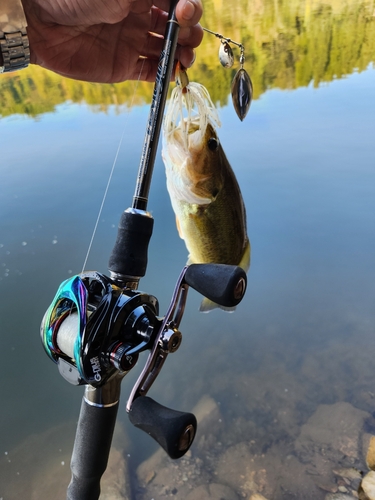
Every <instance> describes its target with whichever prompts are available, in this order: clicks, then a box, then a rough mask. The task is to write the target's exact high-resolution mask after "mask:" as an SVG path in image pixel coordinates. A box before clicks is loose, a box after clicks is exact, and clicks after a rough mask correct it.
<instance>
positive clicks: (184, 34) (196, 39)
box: [178, 24, 203, 48]
mask: <svg viewBox="0 0 375 500" xmlns="http://www.w3.org/2000/svg"><path fill="white" fill-rule="evenodd" d="M202 39H203V29H202V26H201V25H200V24H196V25H195V26H193V27H191V28H181V29H180V32H179V34H178V43H179V44H180V45H183V46H190V47H193V48H194V47H198V45H200V43H201V42H202Z"/></svg>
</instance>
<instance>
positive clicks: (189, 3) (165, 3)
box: [153, 0, 203, 27]
mask: <svg viewBox="0 0 375 500" xmlns="http://www.w3.org/2000/svg"><path fill="white" fill-rule="evenodd" d="M170 3H171V2H170V0H153V4H154V5H155V7H157V8H158V9H161V10H162V11H164V12H169V8H170ZM202 14H203V7H202V2H201V0H180V1H179V2H178V3H177V6H176V16H177V21H178V23H179V25H180V26H181V27H186V26H194V25H195V24H198V23H199V20H200V18H201V17H202Z"/></svg>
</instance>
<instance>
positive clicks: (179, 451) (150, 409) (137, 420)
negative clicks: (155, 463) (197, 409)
mask: <svg viewBox="0 0 375 500" xmlns="http://www.w3.org/2000/svg"><path fill="white" fill-rule="evenodd" d="M129 419H130V422H131V423H132V424H133V425H134V426H135V427H138V428H139V429H142V430H143V431H145V432H146V433H147V434H149V435H150V436H151V437H152V438H154V439H155V441H157V442H158V443H159V444H160V446H161V447H162V448H163V449H164V450H165V451H166V452H167V453H168V455H169V456H170V457H171V458H173V459H176V458H180V457H182V456H183V455H184V454H185V453H186V452H187V451H188V449H189V448H190V446H191V444H192V442H193V440H194V437H195V433H196V430H197V419H196V418H195V416H194V415H193V414H192V413H184V412H181V411H177V410H172V409H171V408H167V407H165V406H162V405H161V404H159V403H157V402H156V401H154V400H153V399H152V398H149V397H148V396H140V397H138V398H137V399H135V400H134V401H133V404H132V406H131V409H130V412H129Z"/></svg>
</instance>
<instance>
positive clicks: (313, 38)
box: [0, 0, 375, 116]
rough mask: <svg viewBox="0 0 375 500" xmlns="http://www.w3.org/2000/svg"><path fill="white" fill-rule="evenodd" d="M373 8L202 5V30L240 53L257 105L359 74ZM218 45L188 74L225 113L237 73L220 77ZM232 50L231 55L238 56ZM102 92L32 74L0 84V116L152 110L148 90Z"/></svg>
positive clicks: (370, 55) (370, 52) (371, 32)
mask: <svg viewBox="0 0 375 500" xmlns="http://www.w3.org/2000/svg"><path fill="white" fill-rule="evenodd" d="M374 12H375V11H374V2H373V0H364V1H361V0H351V1H347V2H340V1H337V0H327V1H324V2H322V1H321V0H296V1H293V2H287V1H281V0H278V1H271V0H258V1H256V2H251V3H248V2H247V0H241V1H238V2H232V5H231V6H230V7H228V3H227V2H221V1H214V0H207V1H205V14H204V17H203V20H202V24H203V25H204V26H206V27H207V28H210V29H212V30H214V31H216V32H219V33H222V34H223V35H224V36H228V37H230V38H232V39H233V40H238V41H241V42H242V43H243V44H244V46H245V55H246V66H245V68H246V70H247V71H248V72H249V74H250V76H251V79H252V81H253V84H254V97H255V98H258V97H259V96H260V95H261V94H262V93H263V92H265V91H266V90H267V89H270V88H275V87H277V88H281V89H294V88H298V87H300V86H306V85H309V84H310V83H311V82H313V84H314V86H315V87H317V86H318V85H319V84H320V83H322V82H330V81H332V80H334V79H336V78H342V77H343V76H346V75H349V74H351V73H353V71H364V70H365V69H366V68H367V66H368V64H369V63H370V62H372V61H374V54H375V22H374ZM219 44H220V42H219V40H218V39H216V38H215V37H213V36H212V35H209V34H206V35H205V38H204V41H203V44H202V46H201V47H200V48H199V50H198V53H197V60H196V63H195V65H194V67H193V69H192V70H191V72H190V78H191V80H192V81H193V80H195V81H198V82H201V83H202V84H204V85H205V86H206V87H207V88H208V90H209V92H210V94H211V97H212V99H213V101H214V102H219V103H220V104H221V105H225V104H226V103H227V99H228V93H229V89H230V85H231V81H232V80H233V77H234V75H235V72H236V69H238V68H235V67H233V69H232V70H227V71H225V70H222V71H218V62H217V52H218V47H219ZM235 50H236V49H235ZM134 88H135V84H134V83H122V84H116V85H100V84H91V83H84V82H78V81H75V80H69V79H66V78H62V77H60V76H58V75H55V74H53V73H51V72H46V71H44V70H42V69H41V68H37V67H30V68H28V69H27V70H26V71H23V72H21V73H17V74H16V75H15V76H11V75H10V76H9V75H8V76H4V75H3V76H2V78H1V80H0V95H1V99H0V115H2V116H8V115H11V114H15V113H20V114H27V115H31V116H37V115H38V114H41V113H45V112H49V111H53V110H54V109H55V108H56V106H57V105H58V104H60V103H63V102H66V101H71V102H82V101H85V102H86V103H87V104H89V105H90V106H91V107H92V109H93V110H94V111H100V110H102V111H104V110H105V109H107V108H108V106H110V105H114V106H115V107H116V109H117V110H118V111H119V112H121V111H122V110H124V109H127V108H128V107H130V106H133V105H135V104H138V105H139V104H142V103H145V102H150V100H151V95H152V85H151V84H147V83H140V84H139V85H137V90H136V94H134Z"/></svg>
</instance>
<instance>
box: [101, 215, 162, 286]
mask: <svg viewBox="0 0 375 500" xmlns="http://www.w3.org/2000/svg"><path fill="white" fill-rule="evenodd" d="M153 226H154V219H153V218H152V217H150V216H149V215H147V213H144V214H142V213H137V212H131V211H130V212H127V211H125V212H123V213H122V215H121V219H120V223H119V226H118V232H117V239H116V242H115V246H114V247H113V250H112V254H111V256H110V258H109V264H108V268H109V270H110V271H112V272H114V273H118V274H122V275H126V276H140V277H142V276H144V275H145V274H146V268H147V250H148V244H149V241H150V238H151V235H152V229H153Z"/></svg>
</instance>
